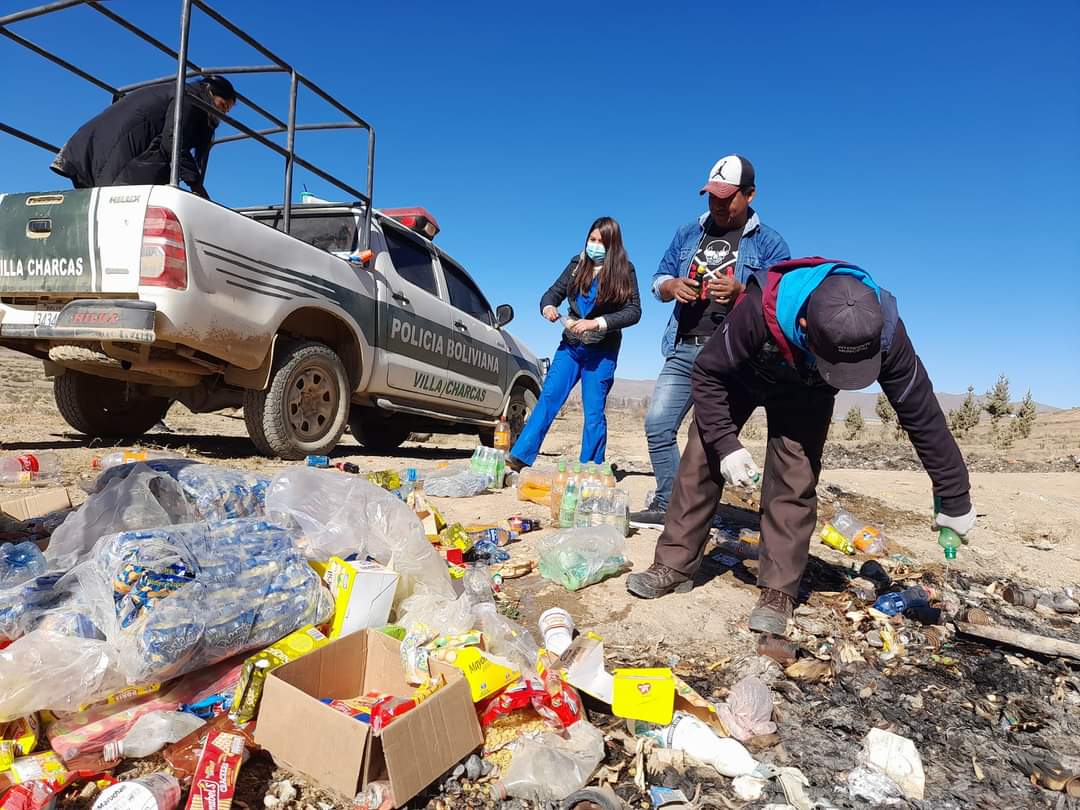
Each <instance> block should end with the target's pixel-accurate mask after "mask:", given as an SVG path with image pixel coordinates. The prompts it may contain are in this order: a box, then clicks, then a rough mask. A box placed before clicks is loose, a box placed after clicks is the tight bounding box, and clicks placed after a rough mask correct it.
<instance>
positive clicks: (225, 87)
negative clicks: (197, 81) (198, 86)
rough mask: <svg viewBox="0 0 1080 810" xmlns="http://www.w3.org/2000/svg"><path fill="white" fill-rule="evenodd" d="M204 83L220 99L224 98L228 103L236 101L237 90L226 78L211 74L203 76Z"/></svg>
mask: <svg viewBox="0 0 1080 810" xmlns="http://www.w3.org/2000/svg"><path fill="white" fill-rule="evenodd" d="M202 83H203V84H205V85H206V86H207V87H209V88H210V92H211V93H213V94H214V95H215V96H217V97H219V98H223V99H225V100H226V101H231V102H234V103H235V101H236V88H235V87H233V85H232V82H230V81H229V80H228V79H226V78H225V77H224V76H219V75H218V74H216V73H211V74H210V75H208V76H203V79H202Z"/></svg>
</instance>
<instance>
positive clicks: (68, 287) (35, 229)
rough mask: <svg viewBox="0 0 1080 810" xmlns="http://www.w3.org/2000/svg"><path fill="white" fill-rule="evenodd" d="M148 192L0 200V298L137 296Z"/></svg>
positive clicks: (6, 197)
mask: <svg viewBox="0 0 1080 810" xmlns="http://www.w3.org/2000/svg"><path fill="white" fill-rule="evenodd" d="M146 191H147V189H146V188H145V187H140V188H104V189H97V188H94V189H77V190H72V191H59V192H45V193H41V192H39V193H30V194H4V195H2V196H0V295H3V296H5V297H7V296H19V297H22V296H48V297H50V298H77V297H80V296H83V295H88V294H89V295H93V294H95V293H97V294H100V293H134V292H137V290H138V284H139V252H140V249H141V246H142V222H143V214H144V211H145V207H146V197H147V195H146ZM103 243H106V249H105V250H103V249H102V246H103ZM103 254H104V264H103Z"/></svg>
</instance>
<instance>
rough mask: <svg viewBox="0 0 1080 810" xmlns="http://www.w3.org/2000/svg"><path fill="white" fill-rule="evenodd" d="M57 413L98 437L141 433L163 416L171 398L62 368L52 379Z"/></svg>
mask: <svg viewBox="0 0 1080 810" xmlns="http://www.w3.org/2000/svg"><path fill="white" fill-rule="evenodd" d="M53 396H54V398H55V399H56V407H57V408H58V409H59V411H60V415H61V416H62V417H64V421H65V422H67V423H68V424H69V425H71V427H73V428H74V429H75V430H77V431H79V433H85V434H86V435H87V436H91V437H95V438H102V439H129V438H130V439H133V438H136V437H138V436H142V435H143V434H144V433H146V431H148V430H150V428H152V427H153V426H154V425H156V424H157V423H158V422H160V421H161V420H162V419H163V418H164V417H165V412H166V411H168V410H169V406H170V405H172V400H170V399H167V398H165V397H146V396H138V395H136V394H133V393H132V392H131V391H130V390H129V389H128V385H127V383H124V382H121V381H120V380H110V379H106V378H104V377H94V376H93V375H90V374H82V373H81V372H78V371H66V372H64V373H63V374H61V375H60V376H59V377H57V378H56V379H54V380H53Z"/></svg>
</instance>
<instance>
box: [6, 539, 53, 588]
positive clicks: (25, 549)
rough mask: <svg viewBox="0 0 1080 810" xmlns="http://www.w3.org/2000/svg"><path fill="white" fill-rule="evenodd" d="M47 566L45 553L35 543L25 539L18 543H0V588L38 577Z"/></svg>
mask: <svg viewBox="0 0 1080 810" xmlns="http://www.w3.org/2000/svg"><path fill="white" fill-rule="evenodd" d="M48 568H49V564H48V562H47V561H46V560H45V555H44V554H42V553H41V549H40V548H38V547H37V544H36V543H34V542H32V541H30V540H27V541H25V542H23V543H19V544H14V543H3V544H0V590H2V589H4V588H10V587H12V586H14V585H21V584H22V583H24V582H26V581H27V580H28V579H33V578H34V577H39V576H41V575H42V574H44V573H45V572H46V571H47V570H48Z"/></svg>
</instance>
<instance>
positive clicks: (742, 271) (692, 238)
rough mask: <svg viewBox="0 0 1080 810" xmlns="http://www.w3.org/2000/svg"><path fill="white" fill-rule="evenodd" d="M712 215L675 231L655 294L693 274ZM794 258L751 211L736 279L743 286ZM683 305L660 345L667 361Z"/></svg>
mask: <svg viewBox="0 0 1080 810" xmlns="http://www.w3.org/2000/svg"><path fill="white" fill-rule="evenodd" d="M708 217H709V213H708V212H707V211H706V212H705V213H704V214H702V215H701V216H700V217H698V218H697V219H696V220H694V221H693V222H688V223H687V224H686V225H683V226H682V227H681V228H679V230H677V231H676V232H675V238H674V239H672V240H671V244H670V245H668V249H667V252H666V253H664V257H663V258H662V259H661V260H660V266H659V267H658V268H657V270H656V272H655V273H654V274H653V277H652V292H653V295H654V296H656V298H657V300H660V301H662V300H663V299H662V298H660V285H661V284H663V283H664V282H665V281H667V280H668V279H671V278H678V277H683V276H687V275H689V273H690V260H691V259H692V258H693V257H694V252H695V251H696V250H697V247H698V245H699V244H700V243H701V237H702V235H703V234H704V233H705V223H706V222H707V221H708ZM790 258H791V250H790V249H789V248H788V244H787V242H785V241H784V237H782V236H781V235H780V234H779V233H777V232H776V231H774V230H773V229H772V228H770V227H769V226H768V225H762V224H761V220H760V219H759V218H758V215H757V212H756V211H754V209H753V208H751V209H750V218H749V219H747V220H746V226H745V227H744V228H743V235H742V239H740V240H739V260H738V261H737V262H736V264H735V278H736V279H738V280H739V281H740V282H742V283H743V284H745V283H746V280H747V279H748V278H750V276H751V275H752V274H753V273H754V272H755V271H757V270H767V269H768V268H769V267H771V266H772V265H774V264H776V263H777V262H782V261H786V260H787V259H790ZM681 309H682V304H680V303H679V302H678V301H676V302H675V307H674V309H673V310H672V313H671V317H670V318H669V319H668V324H667V328H666V329H665V330H664V337H663V339H662V340H661V342H660V351H661V353H662V354H663V355H664V358H665V359H666V358H668V357H671V356H672V355H673V354H675V336H676V335H677V334H678V331H679V312H680V310H681Z"/></svg>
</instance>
